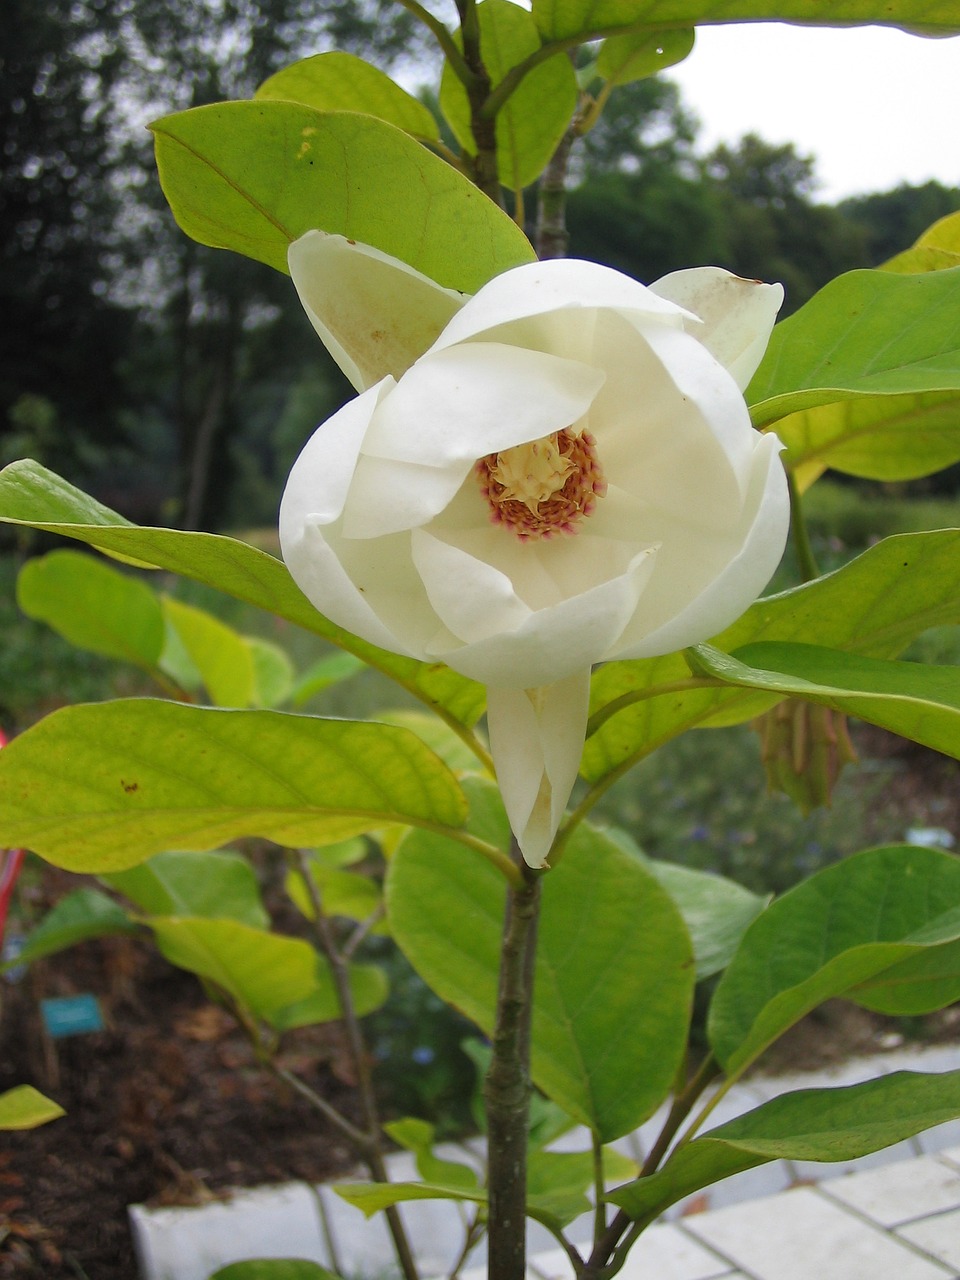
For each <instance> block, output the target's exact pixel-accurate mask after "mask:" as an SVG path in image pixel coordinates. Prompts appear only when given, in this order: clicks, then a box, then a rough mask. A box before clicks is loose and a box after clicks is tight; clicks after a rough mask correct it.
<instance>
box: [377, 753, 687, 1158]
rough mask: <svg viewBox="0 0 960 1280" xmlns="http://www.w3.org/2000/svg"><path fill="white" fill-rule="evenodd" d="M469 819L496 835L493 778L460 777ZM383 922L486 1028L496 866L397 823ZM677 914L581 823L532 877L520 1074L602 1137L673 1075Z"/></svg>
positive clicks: (501, 830)
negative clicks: (528, 999) (534, 935)
mask: <svg viewBox="0 0 960 1280" xmlns="http://www.w3.org/2000/svg"><path fill="white" fill-rule="evenodd" d="M464 790H465V791H466V793H467V795H468V796H469V798H470V806H471V816H470V821H469V823H468V828H469V829H470V830H472V831H473V832H474V833H475V834H477V835H478V836H481V837H482V838H484V839H487V840H492V841H494V842H495V843H497V844H499V845H500V847H501V848H502V847H505V845H506V841H507V838H508V831H507V826H506V820H505V818H504V817H503V813H502V808H501V806H500V802H499V797H498V795H497V792H496V789H495V787H494V786H493V785H492V784H490V783H486V782H483V781H482V780H480V779H478V778H468V779H466V780H465V781H464ZM386 894H387V909H388V914H389V919H390V925H391V929H392V930H393V934H394V937H395V939H396V940H397V942H398V944H399V945H400V947H401V949H402V950H403V952H404V954H405V955H406V956H407V958H408V959H409V960H410V962H411V964H412V965H413V966H414V968H415V969H416V970H417V971H418V973H419V974H420V975H421V977H422V978H423V979H424V980H425V981H426V982H427V983H428V984H429V985H430V986H431V987H432V988H433V990H434V991H436V992H437V994H438V995H440V996H441V997H442V998H443V999H444V1000H446V1001H447V1002H448V1003H450V1004H453V1005H455V1006H456V1007H457V1008H459V1009H460V1010H462V1011H463V1012H464V1013H465V1014H466V1015H467V1016H468V1017H470V1018H472V1019H473V1020H474V1021H475V1022H476V1023H477V1025H478V1026H479V1027H480V1028H481V1030H483V1031H484V1032H485V1033H486V1034H488V1035H489V1034H491V1032H492V1030H493V1023H494V1010H495V1003H496V988H497V970H498V961H499V956H500V935H501V930H502V923H503V910H504V885H503V878H502V876H501V875H500V874H499V872H497V871H496V869H495V868H493V867H492V866H490V865H489V863H487V862H486V861H485V860H483V859H481V858H477V857H473V856H471V855H470V854H469V853H468V852H466V851H465V850H463V849H462V848H460V847H458V846H456V845H455V844H454V843H453V842H452V841H449V840H446V839H444V838H443V837H440V836H435V835H432V834H430V833H428V832H417V833H415V834H413V835H409V836H407V837H406V838H405V839H404V840H403V841H402V843H401V845H400V846H399V848H398V849H397V851H396V853H395V854H394V856H393V859H392V860H391V863H390V866H389V869H388V872H387V884H386ZM689 948H690V943H689V938H688V936H687V932H686V929H685V927H684V925H683V921H682V919H681V917H680V915H679V912H678V911H677V909H676V907H675V906H674V905H673V902H672V900H671V899H670V897H669V895H668V894H667V893H666V892H665V891H664V890H663V889H662V888H661V887H660V885H659V884H658V883H657V881H656V879H655V878H654V877H653V876H652V875H651V874H650V872H649V871H647V870H646V868H645V867H644V866H643V865H642V863H641V862H640V860H639V859H637V858H634V857H631V856H630V854H629V853H627V852H625V851H624V850H623V849H621V848H620V847H619V846H618V845H617V844H615V843H614V842H613V841H612V840H610V839H609V838H608V837H606V836H605V835H603V834H602V833H601V832H599V831H596V830H594V829H592V828H589V827H585V826H583V827H581V828H579V830H578V831H577V834H576V835H575V836H574V838H573V839H572V840H571V842H570V844H569V846H568V848H567V850H566V853H565V854H564V857H563V860H562V861H561V863H560V865H559V866H558V867H556V868H555V869H554V870H552V871H551V872H550V873H549V875H547V876H545V877H544V883H543V903H542V908H541V916H540V924H539V942H538V951H537V968H536V977H535V988H536V992H537V998H536V1001H535V1004H534V1012H533V1031H532V1055H531V1057H532V1075H533V1080H534V1082H535V1083H536V1084H537V1086H538V1087H539V1088H540V1089H542V1090H543V1092H544V1093H546V1094H547V1096H548V1097H550V1098H552V1099H553V1100H554V1101H555V1102H557V1103H558V1104H559V1105H560V1106H561V1107H563V1109H564V1110H565V1111H567V1112H568V1113H569V1114H570V1115H572V1116H574V1117H575V1118H576V1119H577V1120H578V1121H580V1122H581V1123H583V1124H587V1125H589V1126H590V1127H591V1128H592V1129H593V1130H594V1131H595V1132H597V1133H598V1134H599V1135H600V1137H601V1138H602V1139H603V1140H604V1141H612V1140H613V1139H614V1138H617V1137H620V1136H621V1135H622V1134H624V1133H628V1132H630V1131H631V1130H632V1129H634V1128H636V1127H637V1125H639V1124H640V1123H642V1121H643V1120H644V1119H646V1117H647V1116H649V1115H650V1114H651V1113H652V1112H653V1111H654V1110H655V1109H656V1107H657V1106H658V1105H659V1103H660V1102H661V1101H662V1100H663V1098H664V1097H665V1095H666V1094H667V1092H668V1091H669V1088H670V1085H671V1083H672V1080H673V1077H674V1075H675V1072H676V1069H677V1065H678V1062H679V1059H680V1056H681V1054H682V1052H683V1046H684V1044H685V1040H686V1032H687V1026H688V1020H689V1010H690V1000H691V994H692V989H693V981H694V968H693V963H692V959H691V957H690V950H689Z"/></svg>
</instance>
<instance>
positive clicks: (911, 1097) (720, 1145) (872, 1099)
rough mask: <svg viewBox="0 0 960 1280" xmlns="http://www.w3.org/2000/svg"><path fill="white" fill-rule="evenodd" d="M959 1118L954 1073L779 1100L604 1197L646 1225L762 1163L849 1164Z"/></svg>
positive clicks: (894, 1077) (900, 1075)
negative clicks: (705, 1189)
mask: <svg viewBox="0 0 960 1280" xmlns="http://www.w3.org/2000/svg"><path fill="white" fill-rule="evenodd" d="M958 1115H960V1071H948V1072H944V1073H943V1074H942V1075H921V1074H919V1073H918V1072H914V1071H897V1072H894V1073H893V1074H891V1075H888V1076H881V1077H880V1079H878V1080H868V1081H867V1082H866V1083H865V1084H855V1085H848V1086H847V1087H845V1088H837V1089H801V1090H798V1091H797V1092H795V1093H784V1094H781V1095H780V1097H778V1098H774V1099H772V1100H771V1101H770V1102H766V1103H764V1104H763V1106H761V1107H757V1108H756V1109H755V1110H753V1111H748V1112H747V1113H746V1114H745V1115H742V1116H738V1117H737V1118H736V1119H735V1120H731V1121H730V1122H729V1123H727V1124H724V1125H720V1126H718V1127H717V1128H716V1129H710V1130H708V1131H707V1132H706V1133H705V1134H703V1135H702V1136H701V1137H699V1138H695V1139H694V1141H693V1142H690V1143H688V1144H687V1145H686V1146H683V1147H681V1148H680V1149H679V1150H678V1151H676V1152H675V1153H674V1155H672V1156H671V1157H670V1159H669V1160H668V1162H667V1163H666V1165H664V1167H663V1168H662V1169H661V1170H660V1171H659V1172H658V1173H654V1174H652V1175H650V1176H649V1177H646V1178H641V1179H639V1180H638V1181H636V1182H632V1183H629V1184H628V1185H627V1186H625V1187H619V1188H618V1189H617V1190H616V1191H614V1192H612V1193H611V1194H610V1195H609V1196H608V1197H607V1198H608V1199H609V1200H611V1201H613V1203H614V1204H616V1205H619V1207H620V1208H621V1209H625V1210H626V1212H627V1213H628V1214H629V1215H630V1217H631V1218H634V1219H641V1220H643V1221H646V1220H648V1219H651V1218H653V1217H656V1216H657V1214H659V1213H661V1212H662V1211H663V1210H664V1209H666V1208H667V1207H668V1206H669V1205H671V1204H675V1203H676V1202H677V1201H678V1200H682V1199H683V1198H684V1197H685V1196H688V1195H691V1194H692V1193H693V1192H694V1191H699V1190H700V1189H701V1188H702V1187H707V1186H710V1185H712V1184H713V1183H714V1182H719V1181H720V1179H721V1178H729V1177H730V1176H731V1175H732V1174H734V1173H741V1172H742V1171H743V1170H744V1169H754V1168H756V1167H757V1165H761V1164H766V1163H767V1162H768V1161H770V1160H818V1161H820V1160H822V1161H837V1160H855V1159H859V1158H860V1157H861V1156H866V1155H869V1154H870V1153H871V1152H873V1151H880V1150H881V1149H882V1148H883V1147H889V1146H892V1145H893V1144H894V1143H895V1142H902V1141H903V1140H904V1139H905V1138H912V1137H913V1136H914V1134H917V1133H921V1132H922V1131H923V1130H924V1129H929V1128H932V1127H933V1126H934V1125H938V1124H943V1123H945V1122H946V1121H948V1120H954V1119H956V1118H957V1116H958Z"/></svg>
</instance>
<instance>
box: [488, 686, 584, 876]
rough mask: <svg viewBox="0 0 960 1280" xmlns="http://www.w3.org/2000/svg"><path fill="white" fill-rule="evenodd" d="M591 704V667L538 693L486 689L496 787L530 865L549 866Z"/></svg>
mask: <svg viewBox="0 0 960 1280" xmlns="http://www.w3.org/2000/svg"><path fill="white" fill-rule="evenodd" d="M589 701H590V671H589V668H587V669H584V670H580V671H577V672H575V673H574V674H573V675H571V676H569V677H568V678H567V679H565V680H561V681H558V682H556V683H553V684H549V685H545V686H540V687H538V688H535V689H501V688H498V687H491V688H489V689H488V690H487V728H488V731H489V734H490V750H491V753H492V755H493V762H494V764H495V766H496V770H497V783H498V785H499V787H500V793H501V795H502V796H503V803H504V806H505V807H506V810H507V817H508V818H509V819H510V826H511V828H512V830H513V833H514V835H515V836H516V837H517V842H518V844H519V845H520V851H521V852H522V854H523V856H524V858H525V860H526V861H527V862H528V863H529V864H530V866H531V867H542V866H544V865H545V863H546V858H547V855H548V854H549V852H550V846H551V845H552V844H553V838H554V836H555V835H556V834H557V828H558V827H559V825H560V820H561V818H562V817H563V812H564V809H565V808H566V805H567V801H568V800H569V798H570V792H571V791H572V790H573V784H574V782H576V780H577V772H578V770H579V768H580V757H581V755H582V753H583V743H584V736H585V733H586V726H587V709H588V704H589Z"/></svg>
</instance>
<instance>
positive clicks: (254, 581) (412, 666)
mask: <svg viewBox="0 0 960 1280" xmlns="http://www.w3.org/2000/svg"><path fill="white" fill-rule="evenodd" d="M0 520H3V521H6V522H7V523H10V524H25V525H29V526H30V527H31V528H34V529H45V530H47V531H48V532H50V533H59V534H62V535H63V536H64V537H67V538H77V539H79V540H80V541H81V542H87V543H89V544H90V545H91V546H94V547H97V548H98V549H99V550H101V551H105V552H107V553H108V554H111V555H116V556H120V557H123V558H126V559H134V560H137V561H138V562H140V563H142V564H146V565H151V566H153V567H155V568H158V569H168V570H170V571H171V572H173V573H181V574H183V575H184V576H185V577H188V578H193V579H195V581H197V582H203V583H205V584H206V585H208V586H211V587H215V588H216V589H217V590H218V591H222V592H224V593H225V594H226V595H230V596H234V597H235V598H236V599H237V600H244V601H246V602H247V603H248V604H253V605H256V606H257V607H258V608H260V609H266V610H267V611H268V612H269V613H274V614H277V615H278V616H279V617H281V618H286V619H287V621H289V622H295V623H296V624H297V625H298V626H301V627H304V628H305V629H306V630H308V631H313V632H315V633H316V634H317V635H320V636H323V637H324V639H326V640H329V641H330V642H331V643H332V644H335V645H338V646H339V647H340V648H342V649H346V650H348V651H349V652H350V653H352V654H355V655H356V656H357V657H359V658H362V659H363V661H364V662H366V663H368V664H369V665H370V666H373V667H377V668H378V669H379V670H380V671H383V672H384V673H385V674H386V675H388V676H390V677H391V679H393V680H396V681H397V682H398V683H399V684H401V685H403V686H404V687H405V688H407V689H409V690H410V692H411V693H412V694H414V696H415V697H417V698H419V699H420V700H421V701H423V702H426V703H427V704H428V705H430V706H431V707H435V708H438V709H439V710H441V712H444V711H445V712H447V713H448V715H449V717H452V718H454V719H456V720H459V721H461V722H463V723H465V724H473V723H474V722H475V721H476V720H477V719H479V717H480V715H481V714H482V712H483V707H484V698H485V695H484V691H483V687H482V685H479V684H477V683H476V682H475V681H473V680H467V679H465V678H464V677H463V676H459V675H457V673H456V672H455V671H451V670H450V669H449V667H445V666H443V665H442V664H439V663H438V664H436V665H427V664H426V663H423V662H416V661H414V659H412V658H401V657H399V656H398V655H397V654H393V653H387V652H386V651H385V650H383V649H378V648H377V647H376V646H375V645H372V644H368V643H367V642H366V641H365V640H360V639H358V638H357V637H356V636H353V635H351V634H350V632H348V631H344V630H343V629H342V628H341V627H336V626H334V625H333V623H332V622H328V621H327V619H326V618H324V617H323V615H322V614H319V613H317V611H316V609H314V608H313V606H312V605H311V604H309V603H308V601H307V599H306V597H305V596H304V595H303V594H302V593H301V592H300V590H299V589H298V588H297V586H296V584H295V583H294V581H293V579H292V578H291V577H290V574H289V573H288V572H287V570H286V567H285V566H284V565H283V564H282V562H281V561H279V560H277V559H275V558H274V557H273V556H270V555H267V554H266V552H264V551H259V550H258V549H257V548H256V547H252V546H250V545H249V544H248V543H246V542H238V541H237V540H236V539H234V538H225V537H223V536H221V535H219V534H213V533H186V532H183V531H181V530H179V529H153V528H141V527H139V526H137V525H133V524H130V522H129V521H128V520H124V518H123V517H122V516H119V515H117V513H116V512H115V511H111V510H110V509H109V508H107V507H104V506H101V504H100V503H98V502H96V500H95V499H93V498H91V497H89V495H88V494H85V493H83V492H82V491H81V490H80V489H75V488H74V487H73V486H72V485H70V484H68V483H67V482H66V481H65V480H62V479H61V478H60V476H58V475H55V474H54V473H53V472H52V471H48V470H47V469H46V467H42V466H40V464H39V463H37V462H33V461H31V460H29V459H27V460H25V461H23V462H14V463H11V465H10V466H8V467H6V468H4V470H3V471H0Z"/></svg>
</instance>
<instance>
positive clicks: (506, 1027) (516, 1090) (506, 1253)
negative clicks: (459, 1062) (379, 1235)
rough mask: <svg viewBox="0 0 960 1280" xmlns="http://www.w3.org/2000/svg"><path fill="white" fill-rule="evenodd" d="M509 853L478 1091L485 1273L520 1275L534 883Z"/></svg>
mask: <svg viewBox="0 0 960 1280" xmlns="http://www.w3.org/2000/svg"><path fill="white" fill-rule="evenodd" d="M512 853H513V856H514V860H515V861H516V863H517V865H518V867H519V869H520V871H521V874H522V883H521V885H520V886H519V888H514V887H512V886H511V887H510V888H509V889H508V890H507V908H506V915H505V919H504V932H503V947H502V950H501V954H500V985H499V990H498V994H497V1014H496V1024H495V1028H494V1033H493V1057H492V1059H491V1062H490V1069H489V1071H488V1073H487V1079H486V1082H485V1086H484V1100H485V1102H486V1109H487V1149H488V1181H489V1192H490V1202H489V1232H488V1246H487V1257H488V1267H489V1272H488V1274H489V1275H490V1276H491V1277H495V1280H524V1276H525V1274H526V1183H527V1178H526V1173H527V1121H528V1116H529V1109H530V1067H529V1063H530V1021H531V1016H532V1012H533V970H534V959H535V953H536V931H537V915H538V909H539V903H540V876H539V874H537V873H536V872H534V871H531V870H530V868H528V867H527V866H526V865H525V864H524V863H523V862H522V860H521V858H520V854H519V849H518V847H517V844H516V840H514V841H513V842H512Z"/></svg>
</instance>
